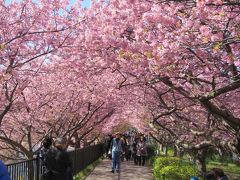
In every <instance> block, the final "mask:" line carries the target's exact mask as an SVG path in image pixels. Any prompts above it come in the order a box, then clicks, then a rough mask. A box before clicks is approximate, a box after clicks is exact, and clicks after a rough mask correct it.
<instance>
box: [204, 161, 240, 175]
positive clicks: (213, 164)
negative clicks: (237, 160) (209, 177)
mask: <svg viewBox="0 0 240 180" xmlns="http://www.w3.org/2000/svg"><path fill="white" fill-rule="evenodd" d="M211 168H221V169H222V170H223V171H224V172H225V173H226V175H227V176H228V178H229V179H231V180H239V179H240V166H239V165H236V164H233V163H222V162H218V161H210V162H208V164H207V169H208V170H210V169H211Z"/></svg>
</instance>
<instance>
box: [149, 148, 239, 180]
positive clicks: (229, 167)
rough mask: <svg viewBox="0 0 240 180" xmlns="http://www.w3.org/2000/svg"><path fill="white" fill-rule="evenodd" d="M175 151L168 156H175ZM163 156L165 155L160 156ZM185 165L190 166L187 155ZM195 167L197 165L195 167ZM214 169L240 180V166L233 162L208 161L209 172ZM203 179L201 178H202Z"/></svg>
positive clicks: (184, 160)
mask: <svg viewBox="0 0 240 180" xmlns="http://www.w3.org/2000/svg"><path fill="white" fill-rule="evenodd" d="M173 154H174V151H173V150H172V149H169V150H168V156H169V157H171V156H173ZM160 156H163V154H160ZM153 159H154V158H151V159H150V162H151V163H150V164H152V162H153ZM182 163H183V164H189V160H188V158H187V157H186V155H185V156H184V157H183V159H182ZM193 166H195V165H193ZM212 168H220V169H222V170H223V171H224V173H225V174H226V175H227V176H228V178H229V179H230V180H240V165H237V164H234V163H231V162H227V161H226V162H222V161H221V160H220V159H219V158H218V159H216V160H208V161H207V171H209V170H211V169H212ZM200 179H201V178H200Z"/></svg>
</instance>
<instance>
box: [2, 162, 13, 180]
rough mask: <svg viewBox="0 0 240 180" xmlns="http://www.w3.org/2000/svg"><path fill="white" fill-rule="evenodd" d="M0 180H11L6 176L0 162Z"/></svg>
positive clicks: (5, 169) (5, 171) (5, 168)
mask: <svg viewBox="0 0 240 180" xmlns="http://www.w3.org/2000/svg"><path fill="white" fill-rule="evenodd" d="M0 180H11V179H10V176H9V174H8V170H7V167H6V166H5V165H4V164H3V162H2V161H1V160H0Z"/></svg>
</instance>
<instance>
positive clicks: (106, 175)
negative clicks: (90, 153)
mask: <svg viewBox="0 0 240 180" xmlns="http://www.w3.org/2000/svg"><path fill="white" fill-rule="evenodd" d="M153 179H154V178H153V175H152V170H151V168H150V167H148V166H136V165H134V163H133V161H130V162H127V161H124V162H122V164H121V172H120V173H114V174H113V173H111V161H110V160H108V159H104V160H103V161H102V162H101V163H100V164H99V165H98V166H97V167H96V168H95V169H94V171H93V172H92V173H91V174H90V175H89V176H88V177H87V178H86V180H153Z"/></svg>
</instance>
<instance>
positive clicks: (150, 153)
mask: <svg viewBox="0 0 240 180" xmlns="http://www.w3.org/2000/svg"><path fill="white" fill-rule="evenodd" d="M147 152H148V156H147V158H148V159H151V158H152V157H154V156H155V155H156V153H155V152H156V146H155V145H148V146H147Z"/></svg>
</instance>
